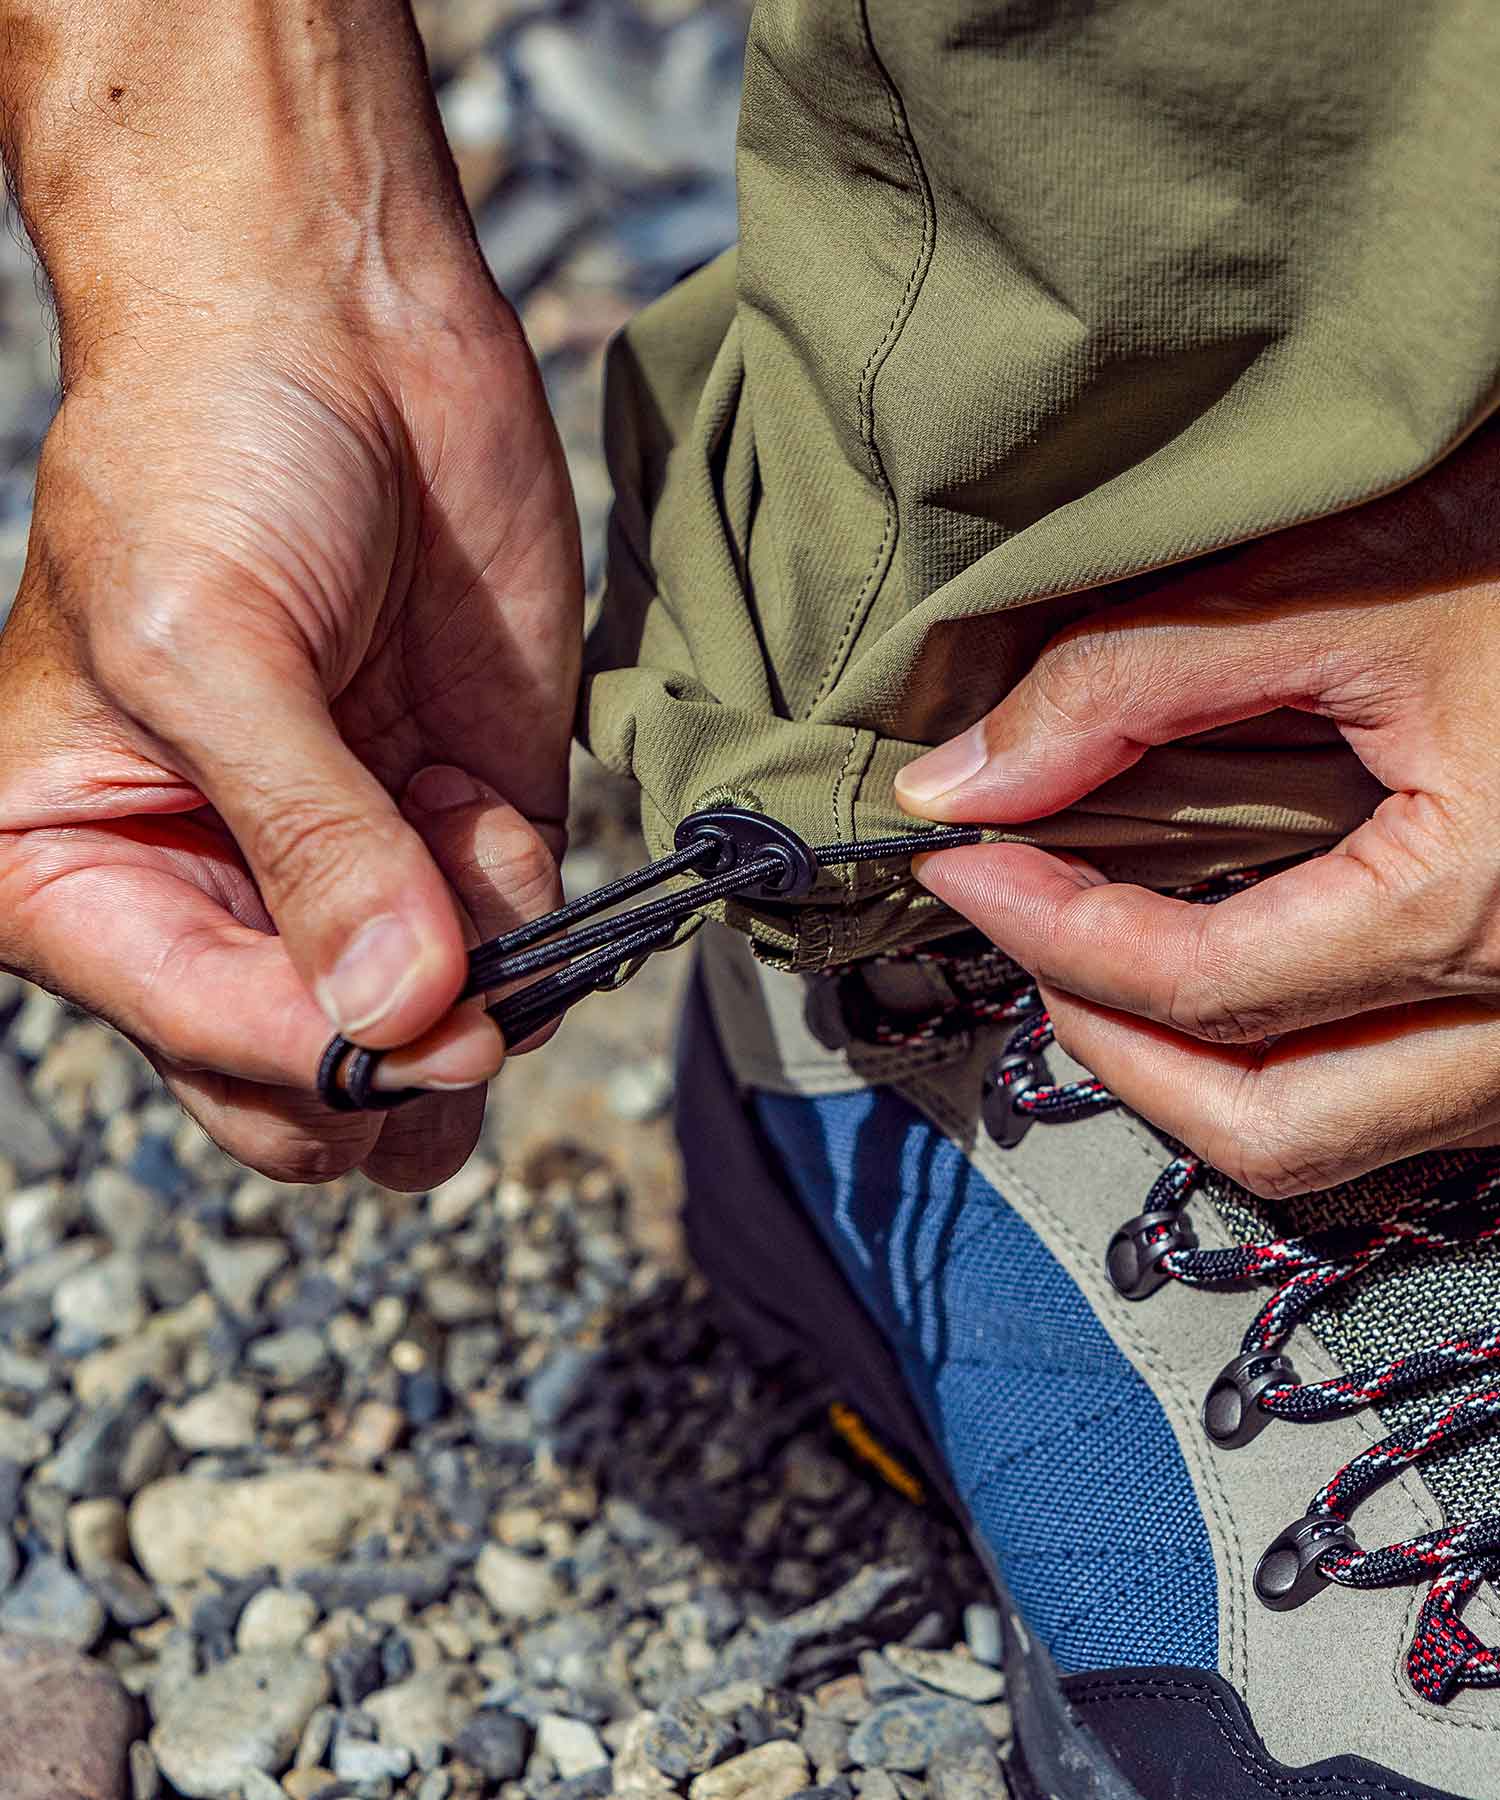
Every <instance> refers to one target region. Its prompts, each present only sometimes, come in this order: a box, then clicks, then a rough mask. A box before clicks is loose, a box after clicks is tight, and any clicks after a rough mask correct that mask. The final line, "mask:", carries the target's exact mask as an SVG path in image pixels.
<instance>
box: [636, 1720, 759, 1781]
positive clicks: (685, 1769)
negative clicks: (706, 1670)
mask: <svg viewBox="0 0 1500 1800" xmlns="http://www.w3.org/2000/svg"><path fill="white" fill-rule="evenodd" d="M738 1739H739V1733H738V1731H737V1730H736V1729H735V1727H734V1726H733V1725H731V1724H730V1723H729V1721H728V1720H727V1719H724V1718H721V1717H716V1716H715V1715H714V1714H713V1713H711V1712H710V1711H709V1710H708V1708H707V1707H705V1706H701V1705H699V1703H698V1702H697V1701H696V1700H674V1701H672V1702H671V1703H670V1704H669V1705H666V1706H664V1707H662V1708H661V1710H660V1711H659V1712H658V1713H657V1715H656V1720H655V1722H654V1724H653V1725H652V1726H651V1728H650V1730H649V1731H648V1732H647V1733H646V1734H645V1736H644V1738H643V1739H642V1742H641V1749H642V1751H643V1752H644V1754H645V1756H646V1758H647V1760H648V1761H649V1762H650V1763H651V1764H652V1766H653V1767H654V1768H657V1769H660V1771H661V1772H662V1774H663V1775H669V1776H671V1778H672V1779H673V1780H674V1781H686V1780H687V1778H688V1777H689V1776H690V1775H701V1774H702V1773H703V1771H704V1770H705V1769H711V1768H712V1767H713V1765H714V1764H715V1763H716V1762H719V1761H721V1760H722V1759H723V1758H724V1757H725V1756H727V1755H728V1754H729V1752H730V1751H731V1750H732V1749H734V1748H735V1746H736V1744H737V1742H738Z"/></svg>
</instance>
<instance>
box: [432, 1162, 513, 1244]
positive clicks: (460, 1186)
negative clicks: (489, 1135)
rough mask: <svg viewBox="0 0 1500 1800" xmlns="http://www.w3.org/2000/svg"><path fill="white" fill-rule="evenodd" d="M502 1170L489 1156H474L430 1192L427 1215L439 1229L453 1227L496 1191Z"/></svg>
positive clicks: (443, 1229) (448, 1229)
mask: <svg viewBox="0 0 1500 1800" xmlns="http://www.w3.org/2000/svg"><path fill="white" fill-rule="evenodd" d="M499 1178H500V1172H499V1170H498V1169H497V1168H496V1167H495V1165H494V1163H492V1162H490V1161H488V1160H487V1159H486V1158H485V1157H482V1156H475V1157H471V1158H470V1159H469V1161H468V1162H467V1163H466V1164H465V1165H464V1166H463V1168H461V1169H460V1170H459V1172H458V1173H457V1174H456V1175H451V1176H450V1177H449V1178H448V1180H447V1181H444V1182H440V1183H439V1185H438V1186H437V1187H435V1188H434V1189H433V1190H432V1192H431V1193H430V1194H429V1195H428V1196H427V1216H428V1217H429V1218H430V1219H431V1220H432V1222H433V1224H434V1225H435V1226H436V1227H437V1229H438V1230H439V1231H452V1230H453V1229H454V1228H455V1227H456V1226H459V1225H462V1224H463V1222H464V1220H465V1219H467V1218H468V1217H469V1216H470V1214H471V1213H472V1212H473V1211H474V1210H475V1208H476V1207H478V1206H479V1204H480V1203H481V1202H482V1201H484V1200H486V1199H488V1197H489V1196H490V1195H491V1194H492V1193H493V1192H494V1191H495V1183H496V1182H497V1181H498V1180H499Z"/></svg>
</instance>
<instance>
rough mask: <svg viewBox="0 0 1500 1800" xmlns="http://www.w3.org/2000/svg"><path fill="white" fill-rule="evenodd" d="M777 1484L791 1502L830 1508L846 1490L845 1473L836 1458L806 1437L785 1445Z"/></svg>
mask: <svg viewBox="0 0 1500 1800" xmlns="http://www.w3.org/2000/svg"><path fill="white" fill-rule="evenodd" d="M781 1485H782V1487H783V1488H784V1489H785V1491H786V1492H787V1493H788V1494H789V1495H790V1496H791V1497H792V1499H794V1500H805V1501H807V1502H808V1503H809V1504H811V1505H813V1506H831V1505H832V1504H833V1502H834V1501H835V1500H837V1499H839V1497H840V1496H841V1495H843V1494H844V1493H846V1492H847V1491H848V1488H849V1471H848V1470H847V1469H846V1468H845V1467H844V1465H843V1464H842V1463H841V1462H840V1461H839V1459H838V1458H837V1457H836V1456H834V1455H832V1454H831V1453H830V1452H829V1451H827V1450H825V1449H824V1448H823V1447H822V1445H821V1444H818V1443H816V1442H814V1441H812V1440H811V1439H808V1438H796V1439H794V1440H793V1442H792V1443H791V1444H789V1445H788V1446H787V1452H786V1456H785V1459H784V1460H783V1462H782V1465H781Z"/></svg>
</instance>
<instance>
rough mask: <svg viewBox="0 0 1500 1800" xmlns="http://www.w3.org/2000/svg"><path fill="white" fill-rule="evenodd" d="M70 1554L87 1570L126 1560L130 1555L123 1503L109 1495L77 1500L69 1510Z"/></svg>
mask: <svg viewBox="0 0 1500 1800" xmlns="http://www.w3.org/2000/svg"><path fill="white" fill-rule="evenodd" d="M68 1554H69V1555H70V1556H71V1557H72V1558H73V1566H74V1567H75V1568H78V1569H83V1570H88V1569H90V1568H92V1567H93V1566H94V1565H95V1564H96V1563H104V1562H120V1561H123V1560H124V1558H125V1557H127V1556H128V1555H129V1554H130V1540H129V1537H128V1535H127V1533H126V1530H125V1507H124V1504H123V1502H121V1501H120V1500H117V1499H114V1498H112V1497H108V1496H103V1497H100V1498H98V1499H95V1500H75V1501H74V1502H73V1504H72V1505H71V1506H70V1507H69V1508H68Z"/></svg>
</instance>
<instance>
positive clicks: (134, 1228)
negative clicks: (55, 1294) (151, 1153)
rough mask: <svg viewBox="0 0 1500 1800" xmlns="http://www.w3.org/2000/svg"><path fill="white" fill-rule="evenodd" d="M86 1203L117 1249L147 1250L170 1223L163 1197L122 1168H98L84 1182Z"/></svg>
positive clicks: (85, 1205)
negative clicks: (132, 1177) (152, 1240)
mask: <svg viewBox="0 0 1500 1800" xmlns="http://www.w3.org/2000/svg"><path fill="white" fill-rule="evenodd" d="M83 1204H84V1207H85V1209H86V1211H87V1212H88V1215H89V1218H90V1219H91V1220H92V1221H93V1223H94V1225H95V1226H96V1227H97V1229H98V1230H100V1231H102V1232H103V1233H104V1235H105V1237H107V1238H108V1239H109V1241H110V1242H111V1243H112V1244H113V1245H114V1246H115V1248H116V1249H117V1250H143V1249H144V1248H145V1247H146V1245H147V1244H148V1243H149V1242H150V1241H151V1239H152V1238H153V1237H154V1236H155V1235H156V1233H157V1232H158V1231H160V1230H162V1229H163V1227H164V1226H165V1225H166V1222H167V1218H168V1214H167V1209H166V1207H165V1206H164V1205H163V1204H162V1201H161V1197H160V1195H158V1194H153V1193H152V1192H151V1190H150V1189H149V1188H144V1187H142V1186H141V1185H140V1183H139V1182H137V1181H132V1180H131V1179H130V1177H129V1176H128V1175H126V1174H125V1173H124V1172H123V1171H122V1170H120V1169H111V1168H109V1167H107V1166H106V1167H103V1168H98V1169H95V1170H94V1172H93V1173H92V1174H91V1175H90V1176H89V1178H88V1180H87V1181H86V1182H85V1183H84V1184H83Z"/></svg>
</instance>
